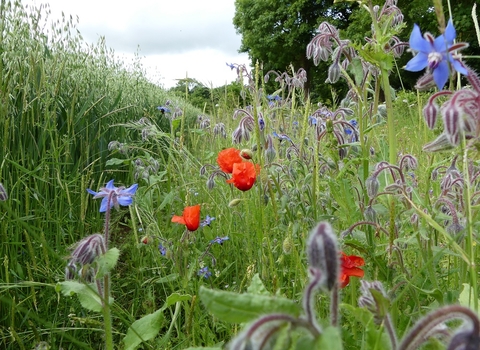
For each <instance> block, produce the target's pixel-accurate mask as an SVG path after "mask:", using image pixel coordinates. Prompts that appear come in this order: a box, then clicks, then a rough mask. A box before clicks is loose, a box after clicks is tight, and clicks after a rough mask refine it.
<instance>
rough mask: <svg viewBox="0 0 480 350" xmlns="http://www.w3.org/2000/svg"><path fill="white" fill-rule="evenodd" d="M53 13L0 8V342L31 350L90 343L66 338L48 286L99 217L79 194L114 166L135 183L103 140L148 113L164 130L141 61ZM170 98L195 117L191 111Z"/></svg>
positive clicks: (65, 309)
mask: <svg viewBox="0 0 480 350" xmlns="http://www.w3.org/2000/svg"><path fill="white" fill-rule="evenodd" d="M49 15H50V11H49V8H48V6H45V5H41V6H39V7H28V6H25V7H24V5H23V4H22V3H21V2H19V1H2V2H1V5H0V129H1V130H2V131H1V134H2V135H1V138H0V140H1V147H0V179H1V180H0V181H1V182H2V184H3V186H4V187H5V189H6V191H7V193H8V200H7V201H5V202H2V210H1V213H2V214H1V216H2V218H1V225H0V226H1V227H0V232H1V233H0V234H1V237H2V238H1V239H2V245H1V247H0V256H1V259H2V269H0V280H1V281H2V283H4V285H3V287H2V289H1V291H0V298H1V303H0V315H1V316H0V325H1V327H0V338H1V339H0V344H9V346H8V347H7V346H6V345H5V346H6V347H7V348H12V349H13V348H31V344H33V343H34V342H35V340H39V339H40V338H41V335H42V334H44V333H45V332H48V333H49V334H50V335H51V336H52V337H53V338H55V339H57V338H56V337H57V335H58V337H59V338H58V339H62V338H64V337H66V338H68V339H70V340H69V341H72V342H73V344H76V345H75V346H76V347H81V346H83V347H88V346H87V345H86V344H87V343H88V342H85V340H86V339H87V338H88V336H87V338H84V339H83V340H78V341H76V340H75V333H76V332H77V331H76V330H74V328H72V333H71V335H70V334H66V335H65V334H64V331H63V329H64V328H71V322H74V323H75V321H72V319H70V320H69V319H68V315H69V314H71V312H70V311H69V310H70V307H71V305H63V306H61V305H58V304H57V303H56V302H55V299H56V295H57V294H56V293H55V290H54V288H53V287H54V284H55V282H56V281H58V279H59V276H61V275H63V269H64V265H65V257H66V256H67V255H68V250H67V248H68V247H69V246H71V245H72V244H73V243H74V242H76V241H78V240H79V239H80V238H81V237H83V236H85V235H87V234H89V233H93V232H92V230H94V229H93V228H92V226H94V223H95V222H97V221H98V220H99V219H100V217H99V216H98V214H95V210H94V209H93V208H91V206H90V205H89V204H88V202H87V196H86V192H85V190H86V188H87V187H97V186H98V185H99V184H102V183H104V182H106V181H105V180H108V176H111V174H112V173H113V172H114V173H115V174H116V176H115V178H116V179H118V180H117V181H122V182H123V181H125V182H126V181H130V180H132V176H133V175H132V174H131V173H130V165H129V164H126V165H124V166H123V167H116V168H111V167H109V166H108V165H106V160H107V156H108V154H109V149H108V146H109V143H110V142H111V141H115V140H123V141H128V140H130V138H131V136H132V135H130V134H129V133H128V132H127V131H126V129H124V128H121V127H117V126H116V125H117V124H119V123H125V122H129V121H133V120H138V119H140V118H142V117H144V116H148V117H151V118H152V119H153V120H155V121H156V122H158V123H159V125H160V127H162V128H164V129H165V130H166V131H167V132H170V125H169V123H167V122H165V121H164V120H162V119H161V115H160V113H159V112H158V111H157V109H156V107H157V106H158V105H161V104H163V103H165V102H166V101H167V99H168V96H167V94H166V92H165V91H164V90H163V89H161V88H159V87H157V86H155V85H154V84H152V83H150V82H149V81H148V80H147V79H146V78H145V72H144V71H143V68H142V66H141V63H140V61H139V60H136V61H134V62H132V63H131V64H126V63H123V62H121V61H119V60H118V59H117V58H116V57H115V54H114V52H113V51H112V50H110V49H108V48H107V47H106V45H105V41H104V39H103V38H102V39H100V40H99V42H98V43H97V44H94V45H88V44H86V43H85V42H84V41H83V39H82V37H81V35H80V33H79V32H78V30H77V28H76V22H75V21H74V20H73V18H72V17H70V18H67V17H63V18H62V19H61V20H59V21H57V22H53V23H51V21H49V20H48V19H49ZM174 103H177V104H178V106H179V107H180V108H182V110H183V112H184V113H185V115H186V116H187V118H188V120H189V121H190V120H192V118H193V116H194V115H195V113H196V111H195V110H194V109H193V108H192V107H189V106H188V105H185V104H184V103H183V102H182V101H181V100H177V99H176V100H174ZM135 137H136V135H135ZM124 151H125V152H127V150H124ZM108 174H110V175H108ZM96 229H97V228H95V230H96ZM48 286H50V287H48ZM71 317H74V316H71ZM75 317H76V316H75ZM78 317H79V319H80V321H77V322H79V324H82V321H81V318H82V316H81V315H79V316H78ZM87 333H91V332H87ZM77 338H78V339H80V337H77ZM54 343H57V341H55V342H54ZM58 344H61V342H59V343H58ZM82 344H83V345H82ZM58 346H60V345H58ZM2 347H3V346H2Z"/></svg>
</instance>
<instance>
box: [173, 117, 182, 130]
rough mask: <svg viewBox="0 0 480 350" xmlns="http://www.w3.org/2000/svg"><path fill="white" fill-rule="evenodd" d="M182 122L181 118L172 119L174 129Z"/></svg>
mask: <svg viewBox="0 0 480 350" xmlns="http://www.w3.org/2000/svg"><path fill="white" fill-rule="evenodd" d="M181 122H182V120H181V119H174V120H172V129H173V130H175V129H176V128H178V127H180V123H181Z"/></svg>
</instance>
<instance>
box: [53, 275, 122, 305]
mask: <svg viewBox="0 0 480 350" xmlns="http://www.w3.org/2000/svg"><path fill="white" fill-rule="evenodd" d="M58 284H59V285H60V289H61V291H62V294H63V295H65V296H68V297H71V296H73V295H77V297H78V300H79V301H80V303H81V304H82V306H83V307H84V308H85V309H87V310H90V311H95V312H101V311H102V300H101V299H100V296H99V295H98V292H97V288H96V286H95V284H94V283H92V284H84V283H80V282H77V281H64V282H59V283H58ZM109 301H110V304H111V303H112V302H113V298H110V300H109Z"/></svg>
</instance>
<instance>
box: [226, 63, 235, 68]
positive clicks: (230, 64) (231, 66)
mask: <svg viewBox="0 0 480 350" xmlns="http://www.w3.org/2000/svg"><path fill="white" fill-rule="evenodd" d="M225 63H226V64H227V66H229V67H230V69H231V70H234V69H235V64H234V63H228V62H225Z"/></svg>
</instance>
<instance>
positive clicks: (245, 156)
mask: <svg viewBox="0 0 480 350" xmlns="http://www.w3.org/2000/svg"><path fill="white" fill-rule="evenodd" d="M240 157H242V158H243V159H252V158H253V152H252V150H250V149H242V150H241V151H240Z"/></svg>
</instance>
